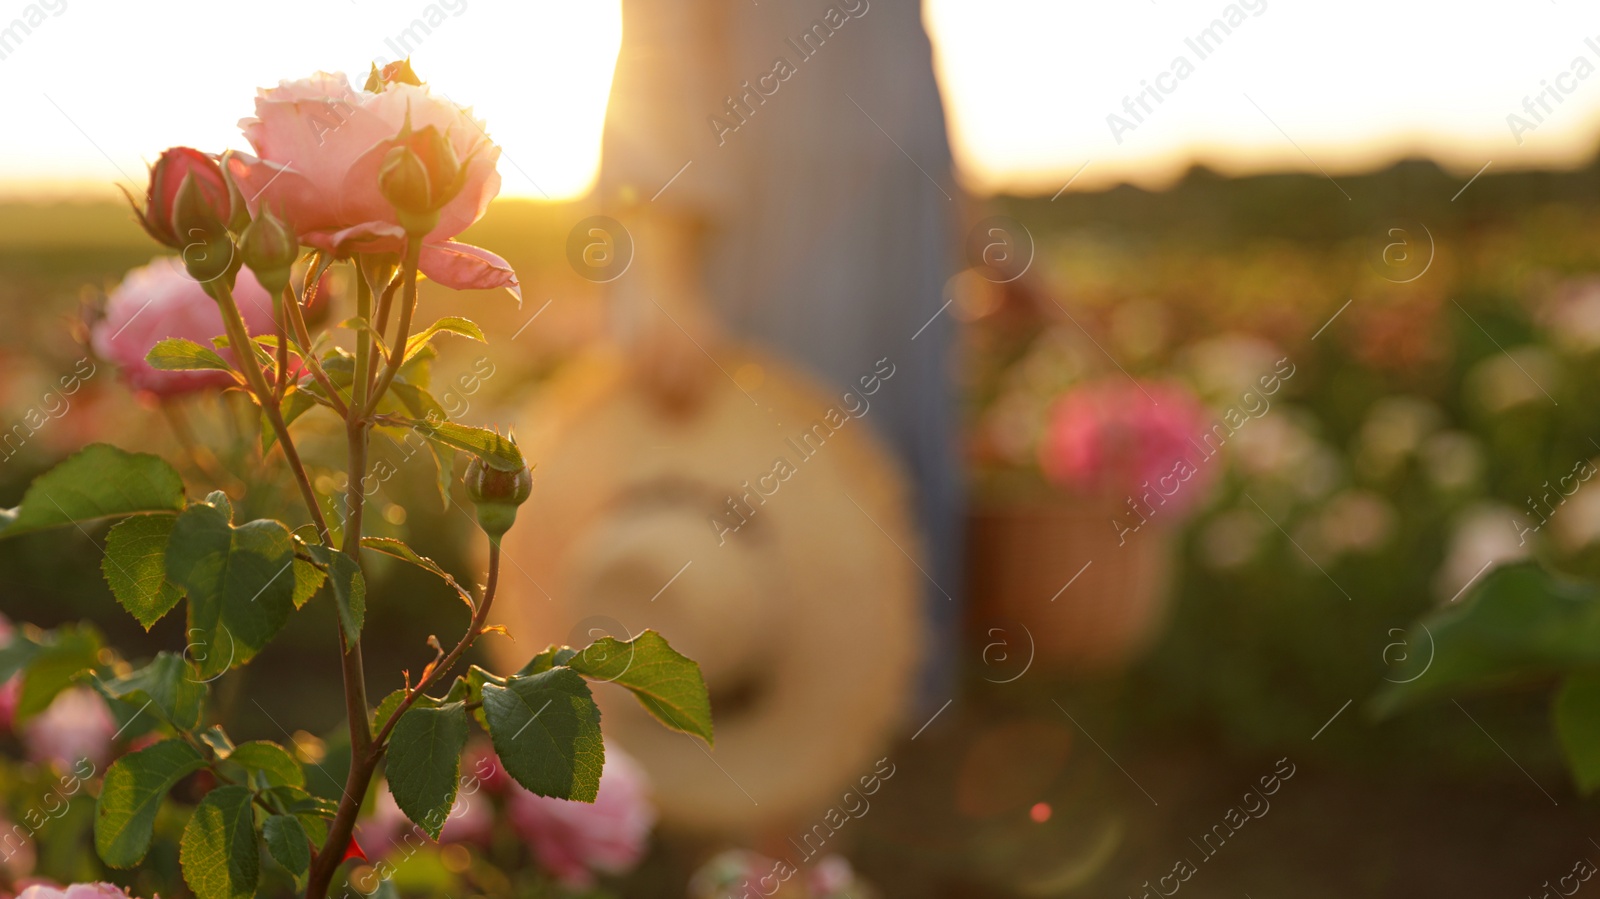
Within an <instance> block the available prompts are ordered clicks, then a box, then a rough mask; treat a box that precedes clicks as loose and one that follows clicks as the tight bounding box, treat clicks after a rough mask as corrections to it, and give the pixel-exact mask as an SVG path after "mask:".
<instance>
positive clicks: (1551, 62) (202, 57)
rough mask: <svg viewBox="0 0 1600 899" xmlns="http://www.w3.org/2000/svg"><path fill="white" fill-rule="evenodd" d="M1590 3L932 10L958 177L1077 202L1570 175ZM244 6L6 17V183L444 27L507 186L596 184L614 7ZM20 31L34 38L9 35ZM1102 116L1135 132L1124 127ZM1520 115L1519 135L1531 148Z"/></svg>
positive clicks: (564, 190)
mask: <svg viewBox="0 0 1600 899" xmlns="http://www.w3.org/2000/svg"><path fill="white" fill-rule="evenodd" d="M663 2H670V0H663ZM728 2H733V0H728ZM765 2H783V0H765ZM1580 6H1581V4H1579V3H1577V2H1573V0H1560V2H1559V3H1558V2H1557V0H1551V2H1549V3H1538V2H1527V0H1508V2H1500V3H1485V2H1471V0H1454V2H1450V0H1411V2H1407V3H1395V2H1393V0H1343V2H1337V3H1336V2H1333V0H1324V2H1320V3H1315V4H1308V3H1303V2H1302V3H1297V4H1291V3H1288V2H1286V0H1251V2H1250V4H1249V5H1246V4H1244V3H1243V2H1241V3H1239V4H1238V5H1237V6H1236V7H1234V14H1235V16H1236V18H1235V22H1236V23H1237V24H1236V25H1235V27H1234V28H1232V30H1231V33H1223V31H1222V30H1221V29H1218V30H1217V31H1216V32H1215V34H1216V37H1215V38H1213V39H1211V40H1209V42H1208V44H1207V46H1205V47H1204V48H1202V47H1200V46H1198V45H1199V44H1200V37H1199V36H1200V35H1201V34H1202V32H1203V31H1205V29H1207V27H1208V26H1210V24H1211V22H1212V21H1213V20H1214V19H1217V18H1219V17H1223V18H1226V17H1227V11H1228V10H1229V8H1230V4H1228V3H1226V2H1222V0H1143V2H1141V0H1128V2H1121V3H1111V2H1105V0H1101V2H1097V3H1092V4H1091V3H1081V2H1067V0H927V4H926V17H927V19H928V23H929V27H930V29H931V30H932V33H933V36H934V40H935V45H936V52H937V55H938V66H939V74H940V78H941V81H942V84H943V89H944V92H945V98H946V103H947V105H948V107H949V110H950V118H951V131H952V139H953V140H954V142H955V146H956V154H957V159H958V160H959V164H960V166H961V170H962V175H963V177H964V178H965V179H966V181H967V182H968V184H970V185H971V186H972V187H974V188H975V189H978V190H984V191H986V190H995V189H1014V190H1031V191H1036V192H1038V191H1042V192H1045V193H1054V192H1055V191H1056V190H1057V189H1058V188H1060V187H1061V185H1063V184H1065V183H1066V181H1067V180H1068V179H1069V178H1071V177H1072V176H1073V175H1074V173H1076V172H1079V171H1080V169H1081V170H1082V174H1081V175H1079V177H1078V179H1077V180H1076V181H1075V182H1074V183H1073V187H1074V188H1075V189H1076V188H1095V187H1100V186H1104V185H1106V184H1108V183H1114V182H1117V181H1122V180H1133V181H1138V182H1141V183H1145V184H1160V183H1162V182H1163V181H1165V180H1167V179H1169V178H1170V177H1172V176H1173V175H1175V174H1176V173H1178V172H1180V171H1181V170H1182V169H1183V168H1184V167H1185V166H1187V165H1188V163H1189V162H1190V161H1192V160H1195V159H1201V160H1204V161H1206V162H1207V163H1208V164H1210V165H1213V166H1214V167H1218V168H1222V169H1224V170H1228V171H1252V170H1260V169H1263V168H1266V169H1278V168H1298V169H1308V170H1314V168H1316V167H1321V168H1324V169H1326V170H1328V171H1329V172H1332V173H1335V174H1337V173H1339V172H1343V171H1350V170H1353V169H1361V168H1366V167H1370V166H1372V165H1379V164H1383V163H1385V162H1387V161H1389V160H1392V159H1394V158H1396V157H1398V156H1401V155H1405V154H1407V153H1408V152H1410V153H1414V152H1422V153H1428V154H1431V155H1434V156H1437V157H1440V158H1441V159H1442V160H1443V161H1444V162H1445V163H1446V164H1447V165H1450V166H1452V167H1453V168H1455V169H1456V170H1458V171H1460V172H1463V173H1464V174H1466V175H1470V174H1471V173H1472V172H1474V171H1477V170H1478V169H1479V168H1480V167H1481V166H1482V165H1483V164H1484V163H1485V162H1489V161H1493V163H1494V164H1495V166H1496V167H1497V168H1514V167H1525V166H1535V165H1549V164H1575V163H1577V162H1579V161H1582V160H1583V159H1586V158H1587V156H1588V155H1589V154H1590V153H1591V152H1593V150H1594V149H1595V147H1596V146H1597V145H1600V71H1596V69H1600V10H1597V9H1594V8H1588V9H1584V8H1580ZM245 9H246V7H244V6H242V5H240V6H234V5H230V4H221V3H216V2H213V0H163V2H160V3H155V2H147V0H48V2H47V0H32V2H29V3H22V2H18V0H0V53H3V56H0V121H3V122H5V123H7V125H6V127H4V128H0V192H3V193H5V194H10V195H17V194H24V195H59V194H63V193H70V192H82V193H91V194H101V195H104V194H105V193H107V191H108V190H109V189H110V185H111V184H112V183H114V182H116V181H118V180H127V179H132V180H133V181H134V182H136V183H138V184H142V182H143V178H144V171H143V168H144V166H143V162H142V160H145V159H151V158H154V156H155V155H156V154H157V153H158V152H159V151H160V150H161V149H162V148H164V147H167V146H169V145H172V144H180V143H186V144H193V145H195V146H199V147H202V148H208V149H209V148H220V147H226V146H233V147H240V148H244V146H245V145H244V142H243V139H242V138H241V137H240V136H239V134H238V131H237V128H236V122H237V120H238V119H239V118H240V117H242V116H245V115H249V114H250V112H251V108H252V107H251V99H252V97H253V95H254V88H255V87H256V86H258V85H265V84H271V83H274V82H276V81H277V80H278V79H280V78H286V77H287V78H294V77H300V76H302V75H304V74H307V73H309V72H311V71H312V70H314V69H316V68H330V69H344V70H345V71H348V72H350V73H351V74H352V76H353V80H356V81H357V82H358V83H359V81H360V78H361V75H360V73H361V72H363V71H364V69H365V66H366V63H367V62H368V61H369V60H370V59H372V58H374V57H390V58H392V57H395V56H398V55H399V53H398V52H397V51H396V50H395V49H394V48H393V47H392V46H391V44H390V41H391V40H392V39H394V38H395V36H397V35H398V34H400V32H401V31H402V30H403V29H405V28H406V27H408V26H409V24H410V23H411V21H412V20H414V19H416V18H419V17H427V16H428V15H429V14H430V13H431V14H432V15H433V16H434V17H436V20H439V24H438V26H437V27H436V28H434V29H433V32H432V33H431V34H429V35H427V36H426V37H425V38H424V39H423V40H422V41H421V43H420V44H418V45H416V46H415V47H414V48H412V50H411V55H412V57H413V62H414V64H415V66H416V68H417V69H418V71H419V72H421V73H422V75H423V77H424V78H427V79H428V80H429V81H430V82H432V84H433V86H434V88H435V90H442V91H443V92H445V93H447V94H448V95H449V96H451V97H452V98H454V99H456V100H458V101H460V102H462V103H467V104H470V105H473V106H475V107H476V109H477V111H478V112H479V113H480V115H482V116H483V118H485V119H486V120H487V121H488V123H489V128H490V133H491V134H492V135H493V136H494V137H495V138H496V139H497V140H498V141H499V142H500V143H501V145H502V146H503V147H504V148H505V155H504V157H503V158H502V162H501V173H502V175H503V177H504V179H505V188H504V190H505V193H507V194H510V195H522V196H533V197H540V196H549V197H552V198H556V199H560V198H564V197H570V196H573V195H575V194H578V193H581V192H582V191H583V190H584V189H586V187H587V186H588V185H589V183H590V182H591V180H592V178H593V175H594V171H595V167H596V165H597V162H598V153H599V138H600V126H601V121H602V117H603V114H604V104H605V97H606V93H607V91H608V89H609V82H610V77H611V65H612V62H613V60H614V58H615V53H616V47H617V43H618V40H619V36H620V24H619V19H620V14H619V11H618V3H617V2H616V0H584V2H580V3H573V2H554V0H451V2H448V3H446V2H444V0H432V2H421V0H386V2H379V0H331V2H330V0H322V2H317V3H311V2H305V0H273V2H271V3H269V4H258V5H252V6H251V7H250V9H251V10H252V11H250V12H245V11H244V10H245ZM235 10H238V12H235ZM267 10H271V12H270V13H268V12H267ZM12 18H15V19H19V20H22V21H24V22H30V21H31V22H34V23H37V24H36V25H35V26H34V27H33V28H32V29H31V31H30V32H28V33H24V30H20V29H13V31H12V32H10V33H9V35H8V34H7V33H4V31H3V29H4V28H5V27H6V25H7V24H8V22H9V21H10V20H11V19H12ZM1241 20H1242V21H1241ZM309 22H320V23H321V24H319V25H317V26H315V27H312V26H309V25H308V24H307V23H309ZM18 35H20V40H17V39H15V38H16V36H18ZM1585 37H1593V38H1594V39H1595V45H1594V46H1589V45H1588V44H1587V43H1586V42H1585ZM1186 38H1187V39H1191V40H1193V41H1194V42H1195V43H1194V44H1190V43H1186V40H1185V39H1186ZM1201 49H1204V50H1205V51H1206V52H1205V53H1204V55H1203V56H1202V53H1201V52H1200V51H1201ZM1180 57H1181V58H1182V59H1183V60H1184V62H1182V63H1180V62H1178V60H1179V58H1180ZM1174 72H1176V74H1173V73H1174ZM1180 75H1182V76H1184V77H1182V78H1180V77H1179V76H1180ZM1146 82H1148V83H1149V85H1151V87H1150V92H1149V93H1146V94H1145V95H1144V103H1145V104H1146V105H1148V106H1149V108H1150V111H1149V112H1148V113H1146V112H1145V110H1144V109H1142V108H1140V105H1139V103H1138V102H1137V100H1134V101H1132V102H1131V105H1132V107H1133V108H1134V109H1135V110H1137V111H1138V113H1139V115H1138V117H1135V116H1134V115H1133V114H1132V113H1129V112H1128V111H1126V110H1125V109H1124V99H1125V98H1128V97H1134V96H1135V95H1138V94H1139V93H1140V92H1141V91H1143V90H1145V83H1146ZM1157 86H1159V88H1158V87H1157ZM1547 88H1548V89H1549V91H1550V93H1547V94H1546V95H1545V100H1544V103H1545V105H1547V106H1548V107H1549V111H1548V112H1547V111H1546V110H1545V109H1543V108H1541V106H1540V104H1539V102H1538V101H1537V100H1535V101H1533V103H1532V106H1533V108H1534V109H1535V110H1536V111H1537V112H1538V117H1537V118H1535V116H1534V115H1533V114H1531V113H1528V112H1526V111H1525V110H1524V108H1523V106H1524V98H1527V97H1536V96H1537V95H1538V94H1540V92H1541V91H1546V90H1547ZM1157 94H1159V96H1160V98H1161V102H1160V103H1159V104H1157V103H1156V102H1155V97H1156V96H1157ZM1557 96H1559V97H1560V99H1561V101H1562V102H1560V103H1557V102H1556V100H1555V99H1554V97H1557ZM1113 113H1116V114H1118V115H1121V116H1122V117H1123V120H1124V121H1123V123H1122V124H1119V125H1118V126H1117V127H1118V130H1119V131H1120V134H1118V135H1113V128H1112V124H1114V123H1108V121H1107V117H1108V116H1109V115H1111V114H1113ZM1512 113H1517V114H1519V115H1521V116H1523V117H1524V119H1525V124H1526V126H1527V127H1525V128H1523V133H1522V134H1521V135H1520V137H1521V138H1522V143H1521V144H1519V143H1518V141H1517V140H1516V137H1515V136H1514V135H1513V134H1512V129H1511V126H1510V125H1509V124H1508V122H1507V116H1508V115H1509V114H1512ZM1117 137H1120V138H1121V141H1120V143H1119V142H1118V140H1117V139H1116V138H1117ZM1085 163H1087V164H1088V165H1087V167H1086V168H1084V166H1085ZM124 176H127V179H125V178H124Z"/></svg>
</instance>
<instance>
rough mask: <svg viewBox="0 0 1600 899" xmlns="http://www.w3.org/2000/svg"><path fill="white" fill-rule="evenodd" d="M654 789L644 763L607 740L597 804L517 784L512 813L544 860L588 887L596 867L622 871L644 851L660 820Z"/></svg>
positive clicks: (564, 877)
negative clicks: (651, 794) (536, 791)
mask: <svg viewBox="0 0 1600 899" xmlns="http://www.w3.org/2000/svg"><path fill="white" fill-rule="evenodd" d="M649 789H650V785H649V782H648V781H647V780H645V775H644V772H643V771H642V770H640V768H639V763H638V762H635V761H634V760H633V759H631V758H629V757H628V756H627V755H626V754H624V753H623V752H622V750H620V749H618V748H617V747H616V746H613V745H611V744H610V743H607V744H606V764H605V768H604V769H603V770H602V771H601V772H600V793H599V795H598V796H596V797H595V801H594V802H593V803H587V802H570V801H568V800H565V799H551V798H549V797H546V796H536V795H534V794H533V793H530V792H528V791H527V790H524V789H522V788H520V787H514V788H512V790H511V793H510V795H509V796H508V797H507V800H506V813H507V816H508V817H510V818H511V825H512V826H513V827H515V828H516V829H517V832H518V833H519V834H521V835H522V838H523V839H524V840H526V841H527V842H528V844H529V845H530V846H532V847H533V854H534V857H536V858H537V859H538V860H539V864H541V865H543V866H544V868H545V869H546V870H547V871H549V872H550V873H551V874H553V875H555V876H556V878H557V879H558V880H560V881H561V882H562V883H563V884H566V885H567V886H569V887H573V888H575V889H583V888H586V887H588V886H591V885H592V884H593V883H594V872H595V871H605V872H609V873H613V874H620V873H622V872H624V871H627V870H628V869H629V868H632V867H633V866H634V865H636V864H638V863H639V859H640V858H642V857H643V856H644V852H645V848H646V846H647V844H648V841H649V837H650V828H651V827H653V826H654V825H655V819H656V813H655V809H654V808H653V807H652V806H651V805H650V800H649Z"/></svg>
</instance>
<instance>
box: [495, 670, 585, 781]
mask: <svg viewBox="0 0 1600 899" xmlns="http://www.w3.org/2000/svg"><path fill="white" fill-rule="evenodd" d="M483 711H484V715H485V717H486V718H487V719H488V722H489V738H490V740H491V741H492V742H493V743H494V751H495V752H496V753H498V754H499V756H500V761H501V763H502V764H504V765H505V769H506V773H507V774H510V775H511V776H512V778H514V779H515V780H516V782H517V783H519V784H522V785H523V786H524V787H526V788H527V789H529V790H531V791H533V792H534V793H537V794H538V795H540V796H553V797H555V798H557V799H576V800H578V801H579V802H593V801H594V798H595V794H596V793H597V792H598V790H599V789H600V769H601V768H602V767H604V765H605V745H604V744H603V743H602V742H601V740H600V709H599V708H597V707H596V706H595V704H594V697H592V696H590V695H589V685H588V684H587V683H585V682H584V680H583V678H582V677H581V676H580V675H579V674H578V673H577V672H576V671H573V670H572V669H570V668H552V669H550V670H549V671H545V672H542V673H540V674H534V675H530V676H528V677H511V678H507V679H506V682H505V686H500V685H498V684H494V683H485V684H484V685H483Z"/></svg>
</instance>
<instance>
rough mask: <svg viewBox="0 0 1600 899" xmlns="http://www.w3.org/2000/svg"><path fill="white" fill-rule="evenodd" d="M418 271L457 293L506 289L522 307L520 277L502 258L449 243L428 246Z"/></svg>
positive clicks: (462, 244)
mask: <svg viewBox="0 0 1600 899" xmlns="http://www.w3.org/2000/svg"><path fill="white" fill-rule="evenodd" d="M417 267H418V268H419V269H421V270H422V273H423V274H424V275H427V276H428V278H429V279H431V280H433V281H437V282H439V283H440V284H443V285H444V286H446V287H449V288H452V289H454V290H493V289H494V288H496V287H504V288H505V289H506V290H508V291H510V293H511V295H512V296H514V297H516V298H517V304H518V305H521V304H522V285H521V284H519V283H517V273H516V272H514V271H512V270H511V266H510V264H508V263H507V262H506V261H505V260H504V259H501V258H500V257H499V256H496V255H495V254H493V253H491V252H489V251H488V250H485V249H483V248H482V247H475V246H472V245H470V244H464V243H458V242H456V241H453V240H447V241H444V242H442V243H431V244H425V245H423V247H422V257H421V259H419V260H418V265H417Z"/></svg>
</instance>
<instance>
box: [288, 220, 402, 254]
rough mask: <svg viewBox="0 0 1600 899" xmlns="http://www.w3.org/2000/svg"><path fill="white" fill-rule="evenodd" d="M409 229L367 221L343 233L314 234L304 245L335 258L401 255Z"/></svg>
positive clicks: (304, 236)
mask: <svg viewBox="0 0 1600 899" xmlns="http://www.w3.org/2000/svg"><path fill="white" fill-rule="evenodd" d="M405 239H406V230H405V229H404V228H402V227H400V226H399V225H392V224H390V223H388V222H364V223H362V224H359V225H351V226H350V227H348V228H345V229H343V230H341V231H313V232H311V233H309V234H302V235H300V240H301V242H303V243H305V244H308V245H310V246H313V247H316V248H317V249H319V250H326V251H327V252H330V253H333V254H334V255H335V256H348V255H350V254H351V253H398V252H400V250H401V249H402V248H403V247H404V246H405Z"/></svg>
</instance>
